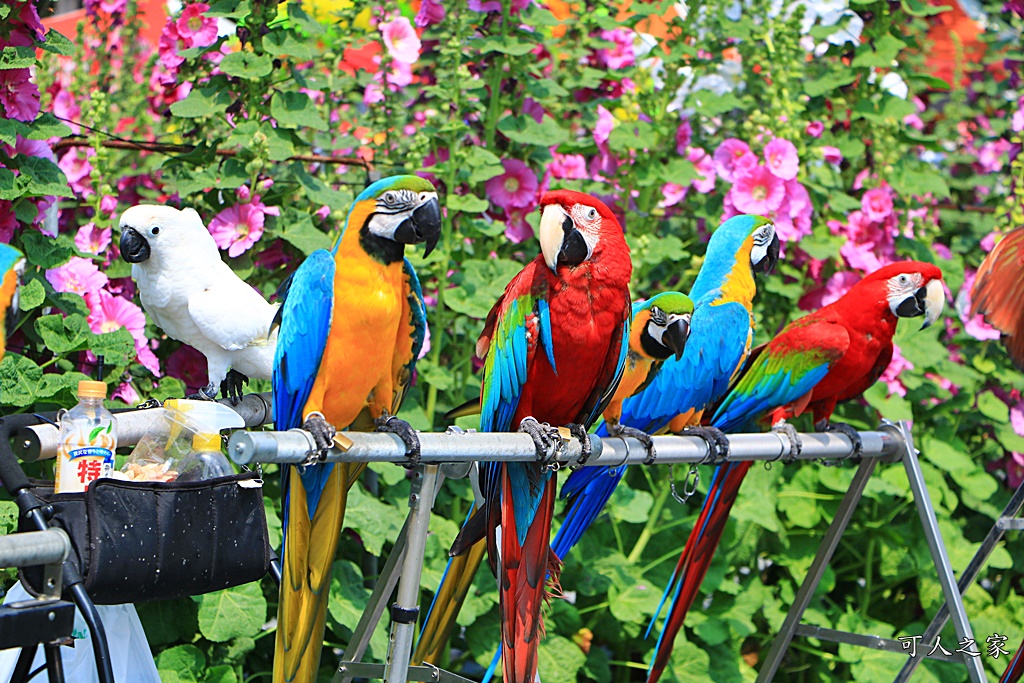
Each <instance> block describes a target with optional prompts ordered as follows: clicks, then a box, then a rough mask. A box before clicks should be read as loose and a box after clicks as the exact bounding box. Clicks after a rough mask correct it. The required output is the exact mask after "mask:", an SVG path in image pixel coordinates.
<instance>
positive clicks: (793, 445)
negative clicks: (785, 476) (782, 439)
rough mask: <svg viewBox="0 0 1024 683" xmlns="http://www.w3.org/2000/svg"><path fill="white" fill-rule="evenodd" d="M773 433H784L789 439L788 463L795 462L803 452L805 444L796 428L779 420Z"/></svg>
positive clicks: (773, 427) (774, 426) (773, 426)
mask: <svg viewBox="0 0 1024 683" xmlns="http://www.w3.org/2000/svg"><path fill="white" fill-rule="evenodd" d="M772 431H773V432H782V433H783V434H785V435H786V437H787V438H788V439H789V457H788V458H787V461H791V460H795V459H796V458H797V457H799V455H800V453H801V451H803V449H804V442H803V441H801V440H800V435H799V434H798V433H797V431H796V427H794V426H793V425H791V424H789V423H788V422H786V421H785V420H779V421H778V422H776V423H775V424H773V425H772Z"/></svg>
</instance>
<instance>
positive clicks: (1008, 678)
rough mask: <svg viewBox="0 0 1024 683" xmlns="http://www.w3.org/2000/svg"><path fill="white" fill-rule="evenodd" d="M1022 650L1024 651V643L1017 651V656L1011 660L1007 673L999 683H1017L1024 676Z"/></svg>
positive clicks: (1005, 672) (1023, 654) (1023, 655)
mask: <svg viewBox="0 0 1024 683" xmlns="http://www.w3.org/2000/svg"><path fill="white" fill-rule="evenodd" d="M1022 650H1024V643H1021V644H1020V649H1019V650H1017V654H1016V655H1014V657H1013V659H1011V660H1010V663H1009V665H1007V667H1006V671H1004V672H1003V677H1002V678H1000V679H999V683H1017V681H1019V680H1020V678H1021V676H1022V675H1024V652H1022Z"/></svg>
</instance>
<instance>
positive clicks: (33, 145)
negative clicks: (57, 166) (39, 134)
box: [4, 135, 57, 163]
mask: <svg viewBox="0 0 1024 683" xmlns="http://www.w3.org/2000/svg"><path fill="white" fill-rule="evenodd" d="M4 148H5V149H7V150H8V151H7V153H8V154H10V155H11V156H14V155H16V154H23V155H25V156H27V157H39V158H41V159H49V160H50V161H52V162H53V163H57V156H56V155H55V154H54V153H53V150H52V149H50V145H49V143H48V142H46V140H28V139H26V138H23V137H21V136H20V135H19V136H17V137H16V138H15V142H14V147H11V146H10V145H4Z"/></svg>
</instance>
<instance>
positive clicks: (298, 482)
mask: <svg viewBox="0 0 1024 683" xmlns="http://www.w3.org/2000/svg"><path fill="white" fill-rule="evenodd" d="M440 234H441V211H440V207H439V205H438V201H437V192H436V190H435V189H434V187H433V185H431V184H430V182H428V181H427V180H424V179H422V178H418V177H416V176H394V177H390V178H384V179H382V180H378V181H377V182H375V183H373V184H372V185H370V186H369V187H367V188H366V189H365V190H363V192H361V193H360V194H359V196H358V197H356V199H355V202H354V203H353V204H352V208H351V209H349V212H348V216H347V218H346V220H345V225H344V227H343V228H342V233H341V236H340V237H339V238H338V241H337V243H336V244H335V245H334V250H333V251H332V252H327V251H325V250H322V249H321V250H317V251H315V252H313V253H312V254H310V255H309V257H308V258H307V259H306V260H305V261H304V262H303V263H302V265H301V266H300V267H299V268H298V270H296V271H295V274H294V275H293V276H292V278H291V282H290V284H289V286H288V288H287V296H286V299H285V301H284V304H283V305H282V307H281V309H280V313H279V316H280V330H279V333H278V341H277V351H276V354H275V358H274V372H273V389H274V418H275V419H274V423H275V427H276V428H277V429H279V430H287V429H293V428H296V427H303V428H305V429H306V430H308V431H309V432H311V433H312V435H313V437H314V439H315V441H316V445H317V448H318V449H319V452H320V453H321V454H322V453H324V452H326V450H327V449H328V448H330V446H331V443H332V441H333V439H334V436H335V433H336V430H338V429H364V430H365V429H372V428H373V426H374V424H376V425H377V428H378V429H383V430H387V431H393V432H395V433H397V434H398V435H399V436H400V437H401V438H402V440H403V441H404V442H405V443H406V445H407V448H408V450H409V454H410V457H411V458H413V459H414V460H415V459H417V458H418V450H419V441H418V439H417V438H416V436H415V433H414V432H413V431H412V429H411V428H410V427H409V425H408V424H407V423H405V422H403V421H401V420H398V419H397V418H395V417H393V415H394V414H395V413H396V412H397V411H398V408H399V406H400V405H401V403H402V398H403V397H404V396H405V392H406V390H407V389H408V387H409V383H410V381H411V378H412V374H413V369H414V366H415V362H416V358H417V356H418V355H419V352H420V349H421V348H422V346H423V341H424V337H425V334H426V325H427V322H426V310H425V307H424V304H423V294H422V292H421V290H420V284H419V280H418V279H417V277H416V273H415V271H414V270H413V268H412V265H411V264H410V263H409V261H408V260H407V259H406V258H405V256H404V252H405V245H407V244H418V243H420V242H424V243H426V251H427V253H429V252H430V251H431V250H432V249H433V248H434V246H435V245H436V244H437V241H438V239H439V237H440ZM362 469H363V466H356V465H350V464H342V463H337V464H332V463H324V462H312V463H310V464H307V465H304V466H302V467H289V468H287V469H286V470H285V472H284V480H283V482H282V491H283V492H284V497H285V500H284V505H283V507H284V539H283V551H282V556H283V571H282V580H281V601H280V605H279V608H278V622H277V642H276V650H275V656H274V681H275V683H283V682H288V683H291V682H293V681H295V682H299V683H313V682H314V681H316V678H317V673H318V669H319V666H320V651H321V648H322V646H323V633H324V625H325V619H326V612H327V597H328V592H329V589H330V584H331V566H332V563H333V562H334V554H335V550H336V549H337V544H338V536H339V533H340V532H341V527H342V522H343V520H344V513H345V502H346V499H347V497H348V489H349V487H350V486H351V484H352V482H354V481H355V479H356V478H357V477H358V476H359V473H360V472H361V471H362Z"/></svg>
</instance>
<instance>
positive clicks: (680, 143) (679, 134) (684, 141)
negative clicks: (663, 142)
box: [676, 119, 693, 156]
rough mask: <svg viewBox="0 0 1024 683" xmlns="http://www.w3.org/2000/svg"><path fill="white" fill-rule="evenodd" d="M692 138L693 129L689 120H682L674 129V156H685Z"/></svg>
mask: <svg viewBox="0 0 1024 683" xmlns="http://www.w3.org/2000/svg"><path fill="white" fill-rule="evenodd" d="M692 138H693V128H692V127H691V126H690V120H689V119H683V122H682V123H680V124H679V127H678V128H676V154H678V155H679V156H683V155H684V154H686V148H687V147H689V146H690V140H691V139H692Z"/></svg>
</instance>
